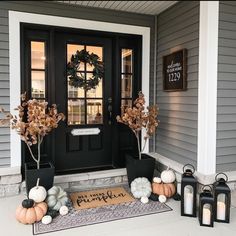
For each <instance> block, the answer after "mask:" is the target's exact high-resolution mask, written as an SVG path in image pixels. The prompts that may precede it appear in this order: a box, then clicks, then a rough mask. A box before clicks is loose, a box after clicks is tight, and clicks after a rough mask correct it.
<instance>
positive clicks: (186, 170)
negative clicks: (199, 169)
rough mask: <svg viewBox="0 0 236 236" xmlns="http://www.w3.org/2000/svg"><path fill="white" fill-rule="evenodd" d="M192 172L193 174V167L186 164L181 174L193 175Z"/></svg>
mask: <svg viewBox="0 0 236 236" xmlns="http://www.w3.org/2000/svg"><path fill="white" fill-rule="evenodd" d="M186 167H190V168H188V169H186ZM194 172H195V168H194V166H193V165H191V164H186V165H184V167H183V173H185V174H191V175H193V174H194Z"/></svg>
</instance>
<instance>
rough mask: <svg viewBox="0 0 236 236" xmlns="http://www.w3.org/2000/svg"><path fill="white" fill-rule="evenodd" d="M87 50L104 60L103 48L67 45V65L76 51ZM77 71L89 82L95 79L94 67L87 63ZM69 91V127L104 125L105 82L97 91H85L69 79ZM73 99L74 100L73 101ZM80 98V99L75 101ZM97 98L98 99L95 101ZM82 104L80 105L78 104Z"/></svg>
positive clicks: (97, 87)
mask: <svg viewBox="0 0 236 236" xmlns="http://www.w3.org/2000/svg"><path fill="white" fill-rule="evenodd" d="M77 50H78V51H81V50H86V51H87V52H89V54H90V55H91V54H92V53H93V54H96V55H97V56H98V57H99V60H102V59H103V47H100V46H90V45H79V44H78V45H76V44H67V63H68V62H70V61H71V56H72V55H73V54H75V53H76V51H77ZM81 64H82V63H80V67H79V68H78V69H77V75H78V76H81V79H83V80H84V82H85V81H89V80H90V79H92V78H93V69H94V67H93V66H92V65H90V64H89V63H87V64H86V65H84V63H83V65H81ZM67 83H68V86H67V91H68V125H80V124H102V123H103V114H102V113H103V106H102V105H103V81H102V79H101V80H100V81H99V84H98V85H97V86H96V88H95V89H89V90H84V89H83V88H82V87H78V88H76V87H75V86H73V84H72V83H70V79H69V77H67ZM72 98H73V99H72ZM74 98H79V99H74ZM94 98H96V99H94ZM79 101H80V102H81V103H80V104H78V102H79Z"/></svg>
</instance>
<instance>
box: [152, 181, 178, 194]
mask: <svg viewBox="0 0 236 236" xmlns="http://www.w3.org/2000/svg"><path fill="white" fill-rule="evenodd" d="M152 192H153V193H155V194H158V195H164V196H166V197H172V196H174V195H175V192H176V187H175V184H173V183H171V184H165V183H160V184H158V183H152Z"/></svg>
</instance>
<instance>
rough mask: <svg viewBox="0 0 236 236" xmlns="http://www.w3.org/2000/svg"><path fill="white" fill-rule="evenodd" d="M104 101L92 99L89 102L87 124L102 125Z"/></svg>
mask: <svg viewBox="0 0 236 236" xmlns="http://www.w3.org/2000/svg"><path fill="white" fill-rule="evenodd" d="M102 108H103V106H102V100H101V99H91V100H87V123H88V124H102V123H103V115H102V113H103V111H102Z"/></svg>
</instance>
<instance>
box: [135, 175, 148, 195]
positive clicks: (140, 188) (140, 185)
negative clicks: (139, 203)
mask: <svg viewBox="0 0 236 236" xmlns="http://www.w3.org/2000/svg"><path fill="white" fill-rule="evenodd" d="M131 193H132V194H133V196H134V197H135V198H141V197H150V195H151V193H152V186H151V183H150V182H149V180H148V179H147V178H145V177H140V178H136V179H135V180H133V181H132V183H131Z"/></svg>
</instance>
